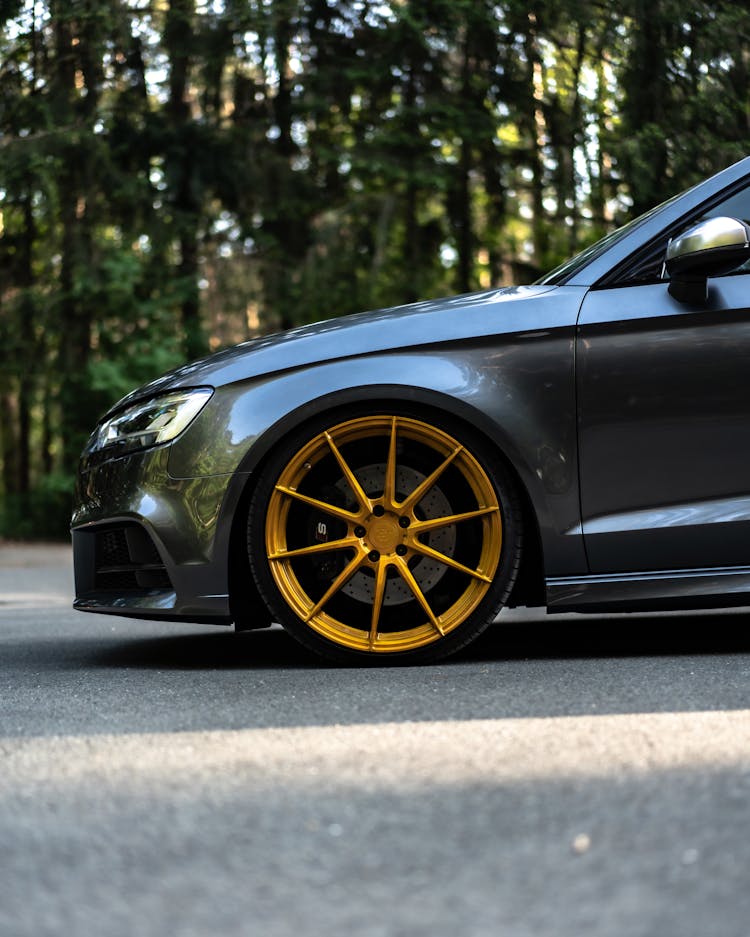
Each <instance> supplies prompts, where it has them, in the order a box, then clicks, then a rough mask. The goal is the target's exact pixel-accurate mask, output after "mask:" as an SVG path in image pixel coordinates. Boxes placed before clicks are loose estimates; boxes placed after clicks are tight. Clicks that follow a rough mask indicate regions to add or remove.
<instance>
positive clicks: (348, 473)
mask: <svg viewBox="0 0 750 937" xmlns="http://www.w3.org/2000/svg"><path fill="white" fill-rule="evenodd" d="M441 422H443V421H442V420H441ZM248 549H249V554H250V563H251V566H252V569H253V573H254V575H255V577H256V580H257V584H258V587H259V589H260V591H261V594H262V595H263V597H264V599H265V601H266V602H267V603H268V605H269V608H270V609H271V611H272V613H273V614H274V615H275V616H276V617H277V619H278V620H279V621H280V622H281V624H282V625H283V626H284V627H285V628H286V629H287V630H288V631H289V632H290V633H291V634H292V635H294V636H295V637H296V638H298V639H299V640H300V641H301V642H302V643H303V644H305V645H307V646H308V647H310V648H312V649H313V650H315V651H317V652H319V653H321V654H324V655H326V656H328V657H330V658H333V659H335V660H338V661H341V662H347V663H354V662H362V661H367V660H376V661H381V662H382V661H386V660H387V661H391V662H402V663H407V662H408V663H422V662H426V661H430V660H435V659H437V658H440V657H443V656H445V655H446V654H450V653H453V652H454V651H456V650H458V648H460V647H462V646H463V645H465V644H467V643H468V642H469V641H471V640H472V639H473V638H475V637H476V636H477V635H478V634H479V633H480V632H481V631H483V630H484V628H485V627H486V626H487V625H488V624H489V623H490V621H492V619H493V618H494V616H495V614H496V613H497V611H498V609H499V608H500V606H501V605H502V603H503V601H504V600H505V599H506V598H507V596H508V593H509V592H510V589H511V587H512V585H513V581H514V579H515V575H516V571H517V569H518V564H519V561H520V550H521V524H520V508H519V503H518V498H517V495H516V493H515V489H514V486H513V484H512V482H511V480H510V478H509V477H508V475H507V472H506V471H505V469H504V468H503V466H502V464H501V463H500V462H499V460H498V459H497V457H496V456H495V455H494V453H492V452H490V451H489V450H488V447H486V446H485V444H484V443H483V441H482V440H480V439H479V438H475V437H474V436H473V434H472V433H470V431H468V430H466V429H464V428H463V427H461V428H460V429H456V430H452V434H451V433H448V432H447V431H446V430H445V429H443V428H441V427H438V426H435V425H432V424H430V423H426V422H424V421H423V420H422V419H416V418H414V417H413V416H407V415H402V414H400V413H386V414H380V413H378V414H364V415H361V416H358V417H356V418H354V419H349V420H346V421H344V422H336V423H333V424H331V423H330V422H329V421H327V420H325V419H323V420H319V421H317V423H316V425H315V426H310V427H308V429H307V430H306V431H304V430H303V431H301V432H298V433H297V434H295V435H294V437H293V438H290V439H288V440H287V441H286V442H285V443H283V444H282V445H281V446H280V448H279V449H278V450H277V451H276V453H275V454H274V455H273V456H272V458H271V460H270V463H269V464H268V465H267V466H266V469H265V471H264V474H263V478H262V480H261V482H260V484H259V485H258V487H257V489H256V491H255V494H254V496H253V499H252V503H251V508H250V516H249V522H248Z"/></svg>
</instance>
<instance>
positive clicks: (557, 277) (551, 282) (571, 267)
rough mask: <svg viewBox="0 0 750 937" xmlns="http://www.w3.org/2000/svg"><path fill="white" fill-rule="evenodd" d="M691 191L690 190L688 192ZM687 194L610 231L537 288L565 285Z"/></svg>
mask: <svg viewBox="0 0 750 937" xmlns="http://www.w3.org/2000/svg"><path fill="white" fill-rule="evenodd" d="M686 191H689V190H686ZM685 194H686V193H685V192H680V193H679V194H677V195H673V196H672V198H668V199H667V200H666V202H662V203H661V204H659V205H657V206H656V207H654V208H650V209H649V210H648V211H647V212H644V214H642V215H639V216H638V217H637V218H634V219H633V220H632V221H629V222H628V223H627V224H625V225H623V226H622V227H621V228H616V229H615V230H614V231H610V233H609V234H605V235H604V237H603V238H601V240H599V241H597V242H596V243H595V244H591V245H589V247H587V248H586V249H585V250H582V251H581V253H580V254H576V255H575V257H571V259H570V260H566V261H565V262H564V263H562V264H560V266H559V267H555V269H554V270H552V271H550V272H549V273H546V274H545V275H544V276H543V277H542V278H541V279H539V280H537V281H536V284H535V285H537V286H557V285H559V284H560V283H565V282H566V281H567V280H569V279H570V277H572V276H573V274H574V273H578V271H579V270H581V269H582V268H583V267H585V266H586V264H588V263H590V262H591V261H592V260H596V258H597V257H599V256H600V255H601V254H603V253H604V251H606V250H608V249H609V248H610V247H612V245H613V244H616V243H617V242H618V241H619V240H621V239H622V238H624V237H625V235H626V234H630V232H631V231H632V230H633V229H634V228H637V227H638V226H639V225H641V224H643V222H644V221H647V220H648V219H649V218H652V217H653V216H654V215H656V214H658V213H659V212H660V211H661V210H662V209H663V208H666V207H667V205H671V204H672V202H674V201H675V200H676V199H678V198H682V196H683V195H685Z"/></svg>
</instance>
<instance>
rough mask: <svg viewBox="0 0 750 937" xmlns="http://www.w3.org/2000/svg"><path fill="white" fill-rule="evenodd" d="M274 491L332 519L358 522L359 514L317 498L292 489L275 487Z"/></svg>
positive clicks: (282, 486) (281, 486) (280, 486)
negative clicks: (309, 506) (316, 509)
mask: <svg viewBox="0 0 750 937" xmlns="http://www.w3.org/2000/svg"><path fill="white" fill-rule="evenodd" d="M276 491H280V492H281V494H283V495H288V496H289V497H290V498H295V499H296V500H297V501H302V502H303V503H304V504H309V505H311V507H314V508H318V510H320V511H323V512H325V513H326V514H330V515H331V516H332V517H338V518H339V519H340V520H342V521H349V522H350V523H353V522H354V521H356V520H359V517H360V515H359V514H354V513H353V512H352V511H347V510H346V508H340V507H337V506H336V505H335V504H329V503H328V502H327V501H320V500H319V499H318V498H311V497H310V496H309V495H303V494H302V493H301V492H299V491H295V490H294V488H287V487H285V486H284V485H276Z"/></svg>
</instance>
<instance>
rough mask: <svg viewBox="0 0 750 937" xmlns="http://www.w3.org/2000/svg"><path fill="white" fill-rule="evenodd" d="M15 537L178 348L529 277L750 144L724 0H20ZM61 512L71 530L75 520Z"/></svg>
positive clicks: (12, 82) (11, 445)
mask: <svg viewBox="0 0 750 937" xmlns="http://www.w3.org/2000/svg"><path fill="white" fill-rule="evenodd" d="M0 23H2V24H4V28H3V29H2V31H0V197H1V200H2V201H1V208H0V211H1V212H2V215H1V220H2V224H1V226H0V349H2V351H0V354H1V355H2V358H0V504H2V509H1V510H2V520H0V535H5V536H8V535H10V534H13V535H15V536H21V535H23V536H26V535H32V534H34V533H42V532H44V531H47V532H48V533H51V532H52V531H53V529H54V530H57V531H61V530H62V527H63V526H64V524H63V523H62V521H61V520H60V518H61V517H62V516H63V515H64V514H65V512H66V511H67V507H66V504H67V500H68V494H67V491H68V486H69V484H70V478H71V476H72V473H73V471H74V468H75V464H76V460H77V457H78V453H79V450H80V447H81V445H82V444H83V441H84V440H85V438H86V436H87V435H88V433H89V432H90V430H91V428H92V424H93V423H94V422H95V421H96V419H97V418H98V417H99V416H100V415H101V413H102V412H103V411H104V410H106V409H107V408H108V407H109V406H111V404H112V403H113V402H114V401H115V400H116V399H118V398H119V397H120V396H121V395H123V394H124V393H127V392H128V391H129V390H131V389H132V388H133V386H136V385H138V384H140V383H142V382H145V381H148V380H150V379H152V378H154V377H156V376H157V375H158V374H160V373H161V372H162V371H164V370H165V369H168V368H170V367H172V366H174V365H176V364H179V363H180V362H181V361H182V360H184V359H185V358H186V357H195V356H198V355H201V354H203V353H205V352H206V351H208V350H213V349H216V348H218V347H221V346H223V345H226V344H229V343H232V342H236V341H241V340H244V339H246V338H247V337H249V336H250V335H252V334H255V333H257V332H258V331H268V330H272V329H277V328H282V327H288V326H293V325H295V324H298V323H301V322H308V321H313V320H316V319H321V318H327V317H330V316H336V315H341V314H344V313H348V312H354V311H356V310H358V309H362V308H373V307H377V306H385V305H393V304H398V303H403V302H408V301H411V300H416V299H419V298H429V297H431V296H437V295H445V294H448V293H451V292H459V291H465V290H470V289H476V288H479V287H485V286H491V285H496V284H500V283H504V282H515V281H519V280H524V281H527V280H529V279H534V278H535V277H536V276H538V275H539V274H541V273H542V272H543V271H544V270H545V269H549V268H551V267H553V266H556V265H557V264H558V263H559V262H560V261H562V260H563V259H564V258H565V257H566V256H568V255H569V254H571V253H572V252H573V251H575V250H577V249H580V248H581V247H583V246H585V245H586V244H588V243H590V242H591V241H592V240H594V239H595V238H597V237H599V236H601V235H602V234H604V233H606V232H607V231H608V230H611V228H612V227H613V226H615V225H616V224H617V223H620V222H622V221H623V220H625V217H626V215H627V214H628V213H630V212H636V211H639V210H642V209H645V208H648V207H650V206H651V205H653V204H654V203H655V202H658V201H661V200H663V199H664V198H665V197H666V196H667V195H669V194H671V193H672V192H674V191H677V190H679V189H681V188H684V187H685V186H687V185H689V184H691V183H692V182H694V181H696V180H697V179H698V178H700V177H702V176H705V175H706V174H708V173H710V172H712V171H714V170H716V169H718V168H721V167H722V166H724V165H727V164H729V163H731V162H733V161H734V160H735V159H737V158H739V157H741V156H743V155H745V154H746V153H747V152H748V148H749V146H750V81H749V80H748V79H749V78H750V10H748V8H747V5H746V4H739V3H735V2H730V0H718V2H717V0H698V2H696V3H693V4H691V5H688V6H687V7H686V6H685V5H684V4H678V3H677V0H649V2H648V3H646V0H626V2H625V4H624V6H622V8H615V7H613V6H611V5H609V6H608V5H606V4H601V3H595V2H594V0H555V2H554V3H552V2H550V0H532V2H528V0H523V2H522V0H503V2H500V3H497V2H493V0H405V2H401V0H399V2H396V0H391V2H388V0H386V2H383V3H360V2H354V0H341V2H337V3H333V2H332V0H247V2H245V0H226V2H224V3H222V4H197V3H196V2H195V0H167V2H166V3H163V4H146V5H143V4H141V5H137V4H133V3H125V2H122V0H103V2H101V3H96V4H94V3H90V2H82V0H55V2H52V0H37V2H36V3H32V2H31V0H5V2H2V0H0ZM61 525H62V526H61Z"/></svg>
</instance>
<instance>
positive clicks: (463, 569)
mask: <svg viewBox="0 0 750 937" xmlns="http://www.w3.org/2000/svg"><path fill="white" fill-rule="evenodd" d="M411 548H412V550H414V552H415V553H421V554H422V556H429V557H430V559H433V560H437V562H438V563H443V564H445V566H450V568H451V569H457V570H458V571H459V572H460V573H466V575H467V576H471V577H472V578H474V579H478V580H479V581H480V582H492V579H491V578H490V577H489V576H485V575H484V573H480V572H479V570H478V569H472V568H471V567H470V566H464V565H463V563H459V562H458V561H457V560H454V559H453V557H450V556H446V555H445V554H444V553H439V552H438V551H437V550H433V549H432V547H428V546H427V544H426V543H420V542H419V541H418V540H417V541H414V542H413V543H412V544H411Z"/></svg>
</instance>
